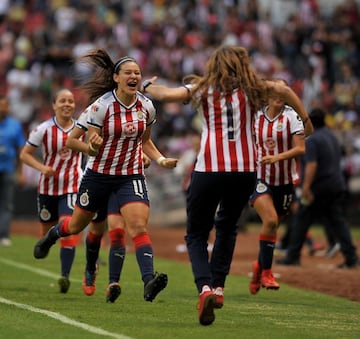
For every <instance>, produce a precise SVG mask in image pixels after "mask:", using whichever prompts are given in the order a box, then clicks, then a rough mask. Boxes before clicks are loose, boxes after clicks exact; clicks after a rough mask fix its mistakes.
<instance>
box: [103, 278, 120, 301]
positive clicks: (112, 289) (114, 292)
mask: <svg viewBox="0 0 360 339" xmlns="http://www.w3.org/2000/svg"><path fill="white" fill-rule="evenodd" d="M120 294H121V287H120V285H119V283H117V282H113V283H111V284H109V286H108V287H107V289H106V302H111V303H113V302H115V300H116V299H117V298H118V297H119V295H120Z"/></svg>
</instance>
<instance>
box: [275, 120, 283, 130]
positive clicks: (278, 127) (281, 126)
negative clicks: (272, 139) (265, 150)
mask: <svg viewBox="0 0 360 339" xmlns="http://www.w3.org/2000/svg"><path fill="white" fill-rule="evenodd" d="M276 129H277V130H278V131H281V130H282V129H283V124H282V123H281V122H279V123H278V125H277V126H276Z"/></svg>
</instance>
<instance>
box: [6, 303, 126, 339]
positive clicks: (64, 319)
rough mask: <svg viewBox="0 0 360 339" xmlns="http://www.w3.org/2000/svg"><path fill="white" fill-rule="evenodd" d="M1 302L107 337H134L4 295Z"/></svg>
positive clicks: (121, 338)
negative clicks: (16, 300) (22, 302)
mask: <svg viewBox="0 0 360 339" xmlns="http://www.w3.org/2000/svg"><path fill="white" fill-rule="evenodd" d="M0 303H3V304H8V305H12V306H16V307H18V308H22V309H24V310H27V311H31V312H35V313H40V314H43V315H46V316H47V317H49V318H53V319H55V320H58V321H60V322H62V323H64V324H68V325H72V326H75V327H78V328H81V329H83V330H85V331H88V332H91V333H95V334H99V335H103V336H106V337H112V338H116V339H132V338H131V337H128V336H125V335H122V334H116V333H111V332H108V331H105V330H103V329H101V328H98V327H95V326H91V325H88V324H84V323H81V322H78V321H75V320H72V319H70V318H68V317H65V316H64V315H62V314H60V313H56V312H52V311H47V310H43V309H41V308H37V307H33V306H30V305H26V304H20V303H17V302H15V301H12V300H8V299H4V298H2V297H0Z"/></svg>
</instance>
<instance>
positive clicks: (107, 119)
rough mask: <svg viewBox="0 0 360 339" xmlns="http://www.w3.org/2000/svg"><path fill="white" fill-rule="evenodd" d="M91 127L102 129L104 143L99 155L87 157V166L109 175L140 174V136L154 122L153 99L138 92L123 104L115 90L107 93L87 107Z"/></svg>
mask: <svg viewBox="0 0 360 339" xmlns="http://www.w3.org/2000/svg"><path fill="white" fill-rule="evenodd" d="M87 110H88V112H87V114H88V121H87V124H88V125H90V126H94V127H98V128H100V129H101V130H102V135H101V136H102V138H103V139H104V142H103V144H102V146H101V147H100V150H99V154H98V155H96V156H95V157H90V158H89V160H88V163H87V166H86V167H87V168H89V169H91V170H93V171H95V172H98V173H103V174H109V175H131V174H141V173H143V171H144V168H143V160H142V159H143V155H142V140H141V139H142V136H143V134H144V132H145V130H146V128H147V126H149V125H151V124H152V123H154V121H155V113H156V111H155V108H154V105H153V103H152V101H151V100H150V99H149V98H147V97H145V96H144V95H142V94H141V93H140V92H138V93H137V99H136V101H135V102H134V103H133V104H132V105H131V106H125V105H124V104H123V103H122V102H121V101H120V100H119V99H118V98H117V97H116V94H115V92H114V91H112V92H107V93H105V94H104V95H103V96H101V97H100V98H99V99H97V100H96V101H95V102H94V103H93V104H91V105H90V106H89V107H88V108H87Z"/></svg>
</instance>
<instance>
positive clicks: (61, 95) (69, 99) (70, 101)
mask: <svg viewBox="0 0 360 339" xmlns="http://www.w3.org/2000/svg"><path fill="white" fill-rule="evenodd" d="M53 110H54V112H55V115H56V118H57V119H58V120H60V121H64V120H71V118H72V116H73V114H74V112H75V99H74V95H73V94H72V93H71V92H70V91H69V90H67V89H62V90H60V91H59V92H58V93H57V95H56V97H55V99H54V101H53Z"/></svg>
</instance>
